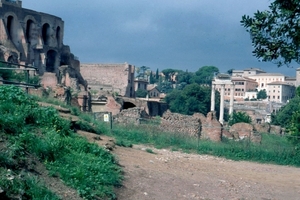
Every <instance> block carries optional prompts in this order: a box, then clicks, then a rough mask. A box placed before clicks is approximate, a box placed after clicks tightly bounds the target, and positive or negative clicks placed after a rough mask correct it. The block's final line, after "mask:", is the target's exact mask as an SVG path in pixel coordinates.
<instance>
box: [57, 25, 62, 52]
mask: <svg viewBox="0 0 300 200" xmlns="http://www.w3.org/2000/svg"><path fill="white" fill-rule="evenodd" d="M56 40H57V46H58V47H60V44H61V37H60V27H59V26H58V27H57V28H56Z"/></svg>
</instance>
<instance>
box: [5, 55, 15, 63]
mask: <svg viewBox="0 0 300 200" xmlns="http://www.w3.org/2000/svg"><path fill="white" fill-rule="evenodd" d="M7 62H10V63H18V57H16V55H10V56H8V58H7Z"/></svg>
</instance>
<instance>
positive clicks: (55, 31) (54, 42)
mask: <svg viewBox="0 0 300 200" xmlns="http://www.w3.org/2000/svg"><path fill="white" fill-rule="evenodd" d="M0 27H1V29H0V30H1V34H0V45H3V46H5V47H6V48H7V49H9V51H11V52H15V53H17V56H18V57H17V58H12V57H8V58H6V60H5V61H10V59H13V60H18V61H19V62H21V63H22V64H27V65H28V64H31V65H33V64H34V65H35V66H36V67H38V68H39V73H40V75H43V73H44V72H45V71H47V72H55V73H56V72H57V68H58V66H59V64H60V60H59V54H60V51H61V48H62V46H63V35H64V21H63V20H62V19H61V18H59V17H56V16H53V15H49V14H46V13H40V12H36V11H33V10H29V9H24V8H22V7H21V5H17V4H12V3H9V2H6V1H2V4H1V6H0ZM2 54H3V52H2Z"/></svg>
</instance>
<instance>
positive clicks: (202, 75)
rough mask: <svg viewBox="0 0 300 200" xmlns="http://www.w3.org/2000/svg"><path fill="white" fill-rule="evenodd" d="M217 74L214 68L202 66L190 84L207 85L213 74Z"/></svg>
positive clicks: (217, 71)
mask: <svg viewBox="0 0 300 200" xmlns="http://www.w3.org/2000/svg"><path fill="white" fill-rule="evenodd" d="M217 73H219V69H218V68H217V67H215V66H203V67H201V68H199V69H198V71H196V73H195V75H196V76H194V77H192V80H191V82H193V83H198V84H209V85H211V81H212V79H213V77H214V74H217Z"/></svg>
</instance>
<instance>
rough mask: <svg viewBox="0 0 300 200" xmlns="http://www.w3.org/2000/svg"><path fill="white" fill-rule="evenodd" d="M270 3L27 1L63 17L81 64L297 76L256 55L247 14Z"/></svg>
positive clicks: (228, 0)
mask: <svg viewBox="0 0 300 200" xmlns="http://www.w3.org/2000/svg"><path fill="white" fill-rule="evenodd" d="M269 4H270V1H269V0H252V1H248V0H226V1H220V0H202V1H199V0H187V1H174V0H163V1H161V0H160V1H158V0H151V1H150V0H130V1H124V0H91V1H73V0H72V1H71V0H65V1H59V0H52V1H44V0H41V1H39V3H37V2H36V0H26V1H23V7H25V8H29V9H33V10H37V11H41V12H46V13H49V14H53V15H56V16H59V17H61V18H62V19H63V20H64V21H65V36H64V43H65V44H67V45H70V47H71V50H72V52H73V53H74V54H75V55H76V56H78V57H79V58H80V60H81V62H92V63H97V62H99V63H107V62H113V63H123V62H128V63H131V64H134V65H136V66H142V65H145V66H149V67H150V68H152V69H153V70H156V69H157V68H160V69H164V68H176V69H183V70H189V71H196V70H197V69H198V68H199V67H201V66H205V65H214V66H216V67H218V68H219V69H220V70H221V71H227V70H228V69H231V68H234V69H243V68H248V67H258V68H262V69H263V70H266V71H268V72H272V71H274V72H281V73H284V74H286V75H293V74H294V72H295V69H290V68H286V67H282V68H279V69H278V68H277V67H276V65H275V64H272V63H261V62H258V61H257V59H256V58H255V57H253V56H252V53H251V52H252V47H251V41H250V37H249V35H248V33H247V32H246V31H245V29H244V28H243V27H241V25H240V20H241V16H242V15H244V14H247V15H253V13H254V12H255V11H256V10H264V9H267V8H268V5H269Z"/></svg>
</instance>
